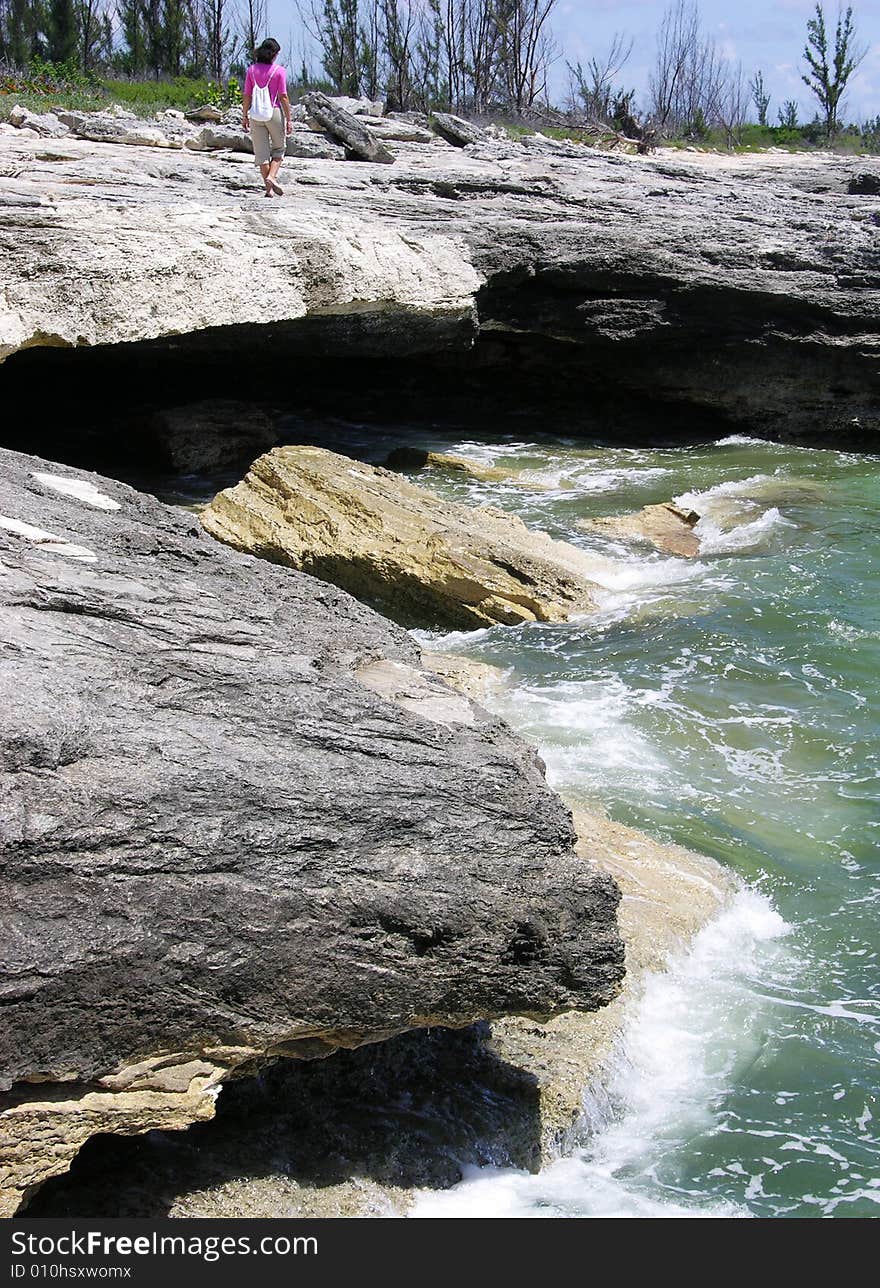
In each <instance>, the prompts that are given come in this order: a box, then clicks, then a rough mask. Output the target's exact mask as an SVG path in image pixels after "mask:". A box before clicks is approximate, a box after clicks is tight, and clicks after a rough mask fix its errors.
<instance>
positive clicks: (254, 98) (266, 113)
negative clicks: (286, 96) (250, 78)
mask: <svg viewBox="0 0 880 1288" xmlns="http://www.w3.org/2000/svg"><path fill="white" fill-rule="evenodd" d="M271 79H272V73H271V72H270V73H269V79H268V80H267V81H266V84H265V85H258V84H257V78H256V76H254V88H253V90H252V91H251V106H250V110H249V112H248V116H249V117H250V119H251V120H252V121H271V120H272V116H273V114H274V112H275V104H274V103H273V102H272V95H271V94H270V93H269V81H271Z"/></svg>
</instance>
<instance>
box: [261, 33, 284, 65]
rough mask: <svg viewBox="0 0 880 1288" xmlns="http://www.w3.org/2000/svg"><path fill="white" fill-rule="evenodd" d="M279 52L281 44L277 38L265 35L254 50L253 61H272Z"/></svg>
mask: <svg viewBox="0 0 880 1288" xmlns="http://www.w3.org/2000/svg"><path fill="white" fill-rule="evenodd" d="M280 53H281V46H280V45H279V43H278V41H277V40H273V39H272V37H271V36H267V37H266V39H265V40H264V41H263V43H262V45H260V47H259V48H258V49H255V50H254V62H255V63H274V61H275V59H276V58H277V57H278V55H279V54H280Z"/></svg>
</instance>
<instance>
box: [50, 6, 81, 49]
mask: <svg viewBox="0 0 880 1288" xmlns="http://www.w3.org/2000/svg"><path fill="white" fill-rule="evenodd" d="M47 18H48V21H47V23H46V27H47V31H46V35H47V38H48V48H49V59H50V61H51V62H53V63H67V62H71V61H72V60H73V59H74V58H76V54H77V47H78V45H79V23H78V22H77V16H76V7H75V5H74V0H49V9H48V15H47Z"/></svg>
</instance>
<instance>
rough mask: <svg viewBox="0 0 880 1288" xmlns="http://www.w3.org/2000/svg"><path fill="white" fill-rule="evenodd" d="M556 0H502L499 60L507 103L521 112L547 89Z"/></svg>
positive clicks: (498, 12) (497, 12)
mask: <svg viewBox="0 0 880 1288" xmlns="http://www.w3.org/2000/svg"><path fill="white" fill-rule="evenodd" d="M555 7H556V0H498V3H497V4H496V7H495V21H496V22H497V24H498V29H499V43H498V64H499V71H500V76H499V80H500V83H501V87H502V91H503V93H504V97H505V100H506V102H507V105H508V106H509V107H511V108H513V110H514V111H515V112H517V114H519V115H522V113H523V112H526V111H528V109H529V108H530V107H532V106H534V104H535V103H536V102H537V101H538V99H540V98H541V97H542V96H543V95H544V94H545V92H546V88H547V74H548V69H549V64H550V62H551V60H552V56H553V55H552V46H551V41H550V35H549V28H548V23H549V19H550V14H551V13H552V12H553V9H554V8H555Z"/></svg>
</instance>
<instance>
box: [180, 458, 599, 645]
mask: <svg viewBox="0 0 880 1288" xmlns="http://www.w3.org/2000/svg"><path fill="white" fill-rule="evenodd" d="M201 517H202V523H203V524H204V526H205V528H206V529H207V530H208V532H210V533H211V535H212V536H215V537H217V538H219V540H221V541H225V542H227V544H229V545H231V546H235V547H236V549H238V550H246V551H247V552H248V553H250V554H256V555H260V556H262V557H263V558H265V559H271V560H272V561H273V562H275V563H284V564H287V565H289V566H290V567H292V568H300V569H302V570H304V571H306V572H310V573H312V574H313V575H314V576H316V577H320V578H322V579H323V580H326V581H331V582H333V583H334V584H335V585H337V586H341V587H343V588H344V589H345V590H348V591H349V592H350V593H351V594H353V595H356V596H357V597H358V598H359V599H363V600H364V601H366V602H368V603H370V604H373V605H374V606H375V607H378V608H379V609H380V610H381V611H382V612H384V613H387V614H388V615H389V616H390V617H392V618H393V619H394V620H395V621H399V622H401V623H403V624H404V625H406V626H428V627H432V626H438V625H443V626H448V627H451V628H459V629H465V630H467V629H473V628H475V627H480V626H492V625H495V624H497V623H505V624H508V625H513V624H516V623H520V622H533V621H541V622H558V621H564V620H565V619H566V618H568V617H569V616H570V615H571V614H573V613H581V612H586V611H587V610H589V609H590V608H591V607H592V605H593V597H592V595H593V583H592V581H591V573H592V571H593V569H594V567H595V566H596V564H595V561H594V560H593V559H591V557H590V556H589V555H588V554H586V553H584V552H583V551H581V550H578V549H576V548H575V547H574V546H570V545H567V544H566V543H565V542H562V541H554V540H552V539H551V538H550V537H548V536H547V535H546V534H545V533H543V532H535V531H533V530H531V529H529V528H527V527H526V525H525V524H524V523H523V522H522V520H521V519H518V518H517V517H516V516H514V515H511V514H505V513H504V512H503V511H501V510H495V509H490V508H489V507H480V508H473V507H470V506H466V505H458V504H455V503H454V502H451V501H443V500H441V499H440V498H439V497H437V496H435V495H434V494H433V493H432V492H429V491H427V490H426V489H425V488H421V487H417V486H416V485H415V484H414V483H411V482H409V480H407V479H404V478H401V477H400V475H399V474H395V473H393V472H392V471H390V470H385V469H378V468H376V467H374V466H371V465H364V464H362V463H361V462H359V461H353V460H351V459H349V458H348V457H346V456H338V455H336V454H335V453H333V452H328V451H326V450H325V449H323V448H320V447H278V448H276V449H275V450H274V451H272V452H268V453H267V454H266V455H265V456H261V457H260V458H259V460H257V461H255V462H254V464H253V465H252V466H251V468H250V470H249V471H248V473H247V476H246V477H245V478H244V479H243V480H242V481H241V482H240V483H238V484H236V486H235V487H232V488H228V489H227V490H226V491H223V492H220V493H219V494H218V495H217V496H216V497H215V498H214V500H213V501H212V502H211V504H210V505H209V506H208V507H207V509H206V510H205V511H204V512H203V513H202V516H201Z"/></svg>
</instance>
